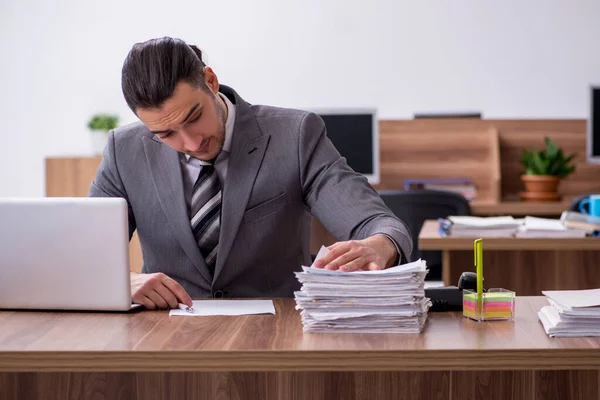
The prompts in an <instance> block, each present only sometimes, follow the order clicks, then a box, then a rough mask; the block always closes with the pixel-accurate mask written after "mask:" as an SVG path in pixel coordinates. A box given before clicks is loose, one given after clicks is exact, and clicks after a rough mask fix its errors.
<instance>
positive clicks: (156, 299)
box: [144, 289, 169, 309]
mask: <svg viewBox="0 0 600 400" xmlns="http://www.w3.org/2000/svg"><path fill="white" fill-rule="evenodd" d="M144 294H145V295H146V296H148V298H149V299H150V300H151V301H152V302H153V303H154V304H156V306H157V307H158V308H162V309H165V308H167V307H168V306H169V305H168V304H167V302H166V301H165V299H163V298H162V296H161V295H160V294H159V293H158V292H157V291H156V290H154V289H149V290H147V291H146V292H144Z"/></svg>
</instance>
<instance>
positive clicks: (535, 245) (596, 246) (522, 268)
mask: <svg viewBox="0 0 600 400" xmlns="http://www.w3.org/2000/svg"><path fill="white" fill-rule="evenodd" d="M474 239H476V238H454V237H442V236H440V234H439V232H438V223H437V221H425V224H423V228H422V229H421V232H420V234H419V248H420V249H421V250H441V251H442V279H443V281H444V284H446V285H456V284H457V282H458V278H459V277H460V274H461V273H462V272H464V271H474V270H475V268H474V266H473V240H474ZM483 248H484V252H483V254H484V276H485V286H486V287H488V288H493V287H502V288H506V289H510V290H514V291H516V292H517V295H522V296H532V295H540V294H541V291H542V290H552V289H565V290H566V289H593V288H598V287H600V268H599V267H598V266H599V265H600V238H593V237H586V238H581V239H574V238H568V239H549V238H548V239H530V238H527V239H524V238H484V239H483Z"/></svg>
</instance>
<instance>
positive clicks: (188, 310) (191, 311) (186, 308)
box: [177, 303, 194, 314]
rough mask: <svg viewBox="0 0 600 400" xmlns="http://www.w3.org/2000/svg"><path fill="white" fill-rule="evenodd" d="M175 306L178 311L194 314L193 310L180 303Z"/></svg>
mask: <svg viewBox="0 0 600 400" xmlns="http://www.w3.org/2000/svg"><path fill="white" fill-rule="evenodd" d="M177 306H178V307H179V309H180V310H183V311H187V312H189V313H192V314H193V313H194V309H193V308H192V307H190V306H186V305H185V304H182V303H179V304H178V305H177Z"/></svg>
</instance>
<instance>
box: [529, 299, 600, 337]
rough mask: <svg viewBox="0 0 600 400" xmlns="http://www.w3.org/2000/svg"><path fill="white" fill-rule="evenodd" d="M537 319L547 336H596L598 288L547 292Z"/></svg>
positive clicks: (599, 313) (599, 312)
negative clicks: (547, 304)
mask: <svg viewBox="0 0 600 400" xmlns="http://www.w3.org/2000/svg"><path fill="white" fill-rule="evenodd" d="M542 294H543V295H544V296H546V298H547V299H548V302H549V303H550V305H549V306H544V307H542V309H541V310H540V311H539V312H538V318H539V319H540V321H541V322H542V325H543V326H544V330H545V331H546V333H547V334H548V335H549V336H550V337H580V336H600V289H591V290H562V291H561V290H549V291H544V292H542Z"/></svg>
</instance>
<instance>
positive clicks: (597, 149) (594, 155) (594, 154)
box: [586, 84, 600, 164]
mask: <svg viewBox="0 0 600 400" xmlns="http://www.w3.org/2000/svg"><path fill="white" fill-rule="evenodd" d="M589 99H590V114H589V117H588V121H587V146H586V147H587V160H588V162H589V163H593V164H600V84H599V85H592V86H590V97H589Z"/></svg>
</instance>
